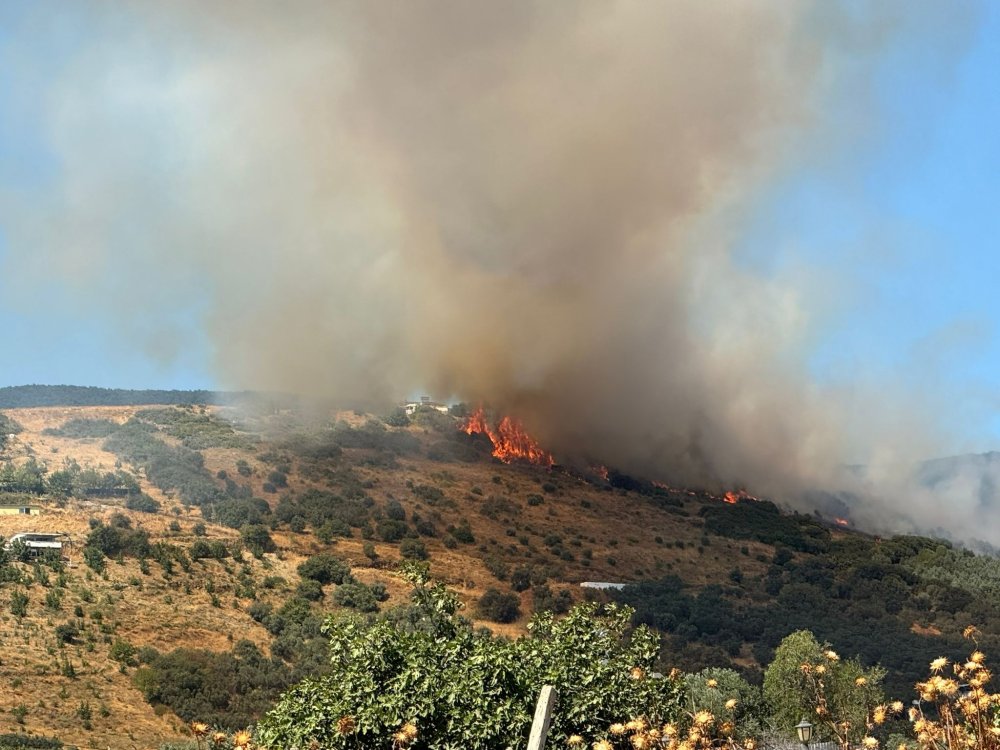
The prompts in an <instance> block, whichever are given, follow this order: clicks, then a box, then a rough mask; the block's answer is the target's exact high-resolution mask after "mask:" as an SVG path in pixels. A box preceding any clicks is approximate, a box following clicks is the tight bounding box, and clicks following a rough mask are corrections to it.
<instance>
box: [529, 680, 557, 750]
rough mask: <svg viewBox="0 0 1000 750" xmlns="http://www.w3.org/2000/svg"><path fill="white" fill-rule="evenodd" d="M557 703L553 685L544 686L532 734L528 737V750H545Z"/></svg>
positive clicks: (532, 726)
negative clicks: (553, 711) (553, 710)
mask: <svg viewBox="0 0 1000 750" xmlns="http://www.w3.org/2000/svg"><path fill="white" fill-rule="evenodd" d="M555 702H556V689H555V688H554V687H553V686H552V685H544V686H542V692H541V693H539V694H538V705H536V706H535V718H534V719H533V720H532V722H531V734H529V735H528V750H545V737H546V736H547V735H548V733H549V724H550V723H551V722H552V708H553V707H554V706H555Z"/></svg>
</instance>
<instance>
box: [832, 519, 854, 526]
mask: <svg viewBox="0 0 1000 750" xmlns="http://www.w3.org/2000/svg"><path fill="white" fill-rule="evenodd" d="M833 522H834V523H835V524H837V525H838V526H850V525H851V522H850V521H848V520H847V519H846V518H834V519H833Z"/></svg>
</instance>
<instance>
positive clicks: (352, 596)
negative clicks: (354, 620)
mask: <svg viewBox="0 0 1000 750" xmlns="http://www.w3.org/2000/svg"><path fill="white" fill-rule="evenodd" d="M333 600H334V601H335V602H336V603H337V604H339V605H340V606H342V607H350V608H351V609H356V610H358V611H359V612H377V611H378V599H377V597H376V595H375V593H374V592H373V591H372V590H371V589H370V588H368V586H365V585H364V584H363V583H345V584H344V585H343V586H338V587H337V590H336V591H334V592H333Z"/></svg>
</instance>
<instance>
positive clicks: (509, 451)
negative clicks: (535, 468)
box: [462, 406, 555, 466]
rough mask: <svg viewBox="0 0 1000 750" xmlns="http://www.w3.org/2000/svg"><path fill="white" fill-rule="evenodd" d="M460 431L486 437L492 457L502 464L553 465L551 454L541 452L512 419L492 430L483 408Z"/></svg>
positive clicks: (501, 422) (533, 440) (535, 443)
mask: <svg viewBox="0 0 1000 750" xmlns="http://www.w3.org/2000/svg"><path fill="white" fill-rule="evenodd" d="M462 429H463V430H465V432H466V433H468V434H469V435H473V434H476V433H482V434H485V435H487V436H488V437H489V439H490V442H492V443H493V455H494V456H495V457H497V458H499V459H500V460H501V461H503V462H504V463H507V464H509V463H512V462H513V461H528V462H530V463H533V464H538V465H540V466H552V465H553V464H554V463H555V459H554V458H552V454H551V453H549V452H548V451H546V450H543V449H542V447H541V446H540V445H538V442H537V441H536V440H535V439H534V438H533V437H531V435H529V434H528V433H527V432H525V431H524V427H523V426H522V425H521V423H520V422H519V421H517V420H516V419H514V418H513V417H504V418H503V419H501V420H500V422H499V423H498V424H497V426H496V427H495V428H494V427H492V426H491V425H490V422H489V420H488V419H487V418H486V412H485V411H484V410H483V407H481V406H480V407H479V408H478V409H476V411H475V412H474V413H473V414H472V415H471V416H470V417H469V418H468V419H467V420H466V421H465V425H464V426H463V427H462Z"/></svg>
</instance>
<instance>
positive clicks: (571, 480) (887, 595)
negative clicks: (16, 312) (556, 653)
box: [0, 403, 1000, 748]
mask: <svg viewBox="0 0 1000 750" xmlns="http://www.w3.org/2000/svg"><path fill="white" fill-rule="evenodd" d="M5 414H6V417H7V419H8V420H10V425H11V427H10V428H9V429H7V430H5V432H6V433H7V434H8V437H7V440H6V444H5V447H4V449H3V454H2V458H3V460H4V463H3V468H2V469H0V493H2V494H0V503H3V504H12V505H17V506H25V505H35V506H38V508H39V509H40V514H39V515H32V516H25V515H0V535H2V536H4V537H7V538H9V537H10V536H11V535H13V534H15V533H18V532H25V531H36V532H61V533H64V534H66V535H67V538H68V539H69V541H70V542H71V545H70V546H69V547H68V548H67V557H68V562H67V563H65V564H63V563H60V562H58V561H48V562H46V561H42V562H39V563H33V562H30V561H28V562H19V561H18V560H17V559H14V558H16V557H17V554H16V551H15V554H13V555H10V556H9V557H11V558H12V559H10V560H8V561H6V562H5V564H4V565H3V566H2V567H0V572H2V576H0V580H2V581H3V583H2V585H0V608H2V614H0V627H2V628H3V636H4V637H3V638H2V640H0V677H2V678H3V679H4V680H5V681H6V684H8V685H9V686H10V689H8V690H7V691H5V692H4V694H3V697H2V698H0V707H2V709H3V711H2V713H0V733H3V732H17V731H28V732H33V733H36V734H41V735H46V736H56V737H58V738H60V739H61V740H63V741H64V742H67V743H71V744H75V745H79V746H81V747H98V746H100V747H113V748H118V747H155V746H157V745H158V744H160V743H161V742H165V741H168V740H171V739H178V738H181V737H184V736H185V734H186V725H187V722H189V721H191V720H192V719H196V718H197V719H204V720H207V721H212V722H214V723H223V724H226V723H228V725H229V726H232V727H234V728H235V727H237V726H241V725H242V724H243V723H246V722H247V721H249V720H252V718H253V717H254V716H257V715H259V713H260V712H261V711H262V710H264V709H266V708H267V707H268V706H269V705H271V703H273V701H274V699H275V697H276V696H277V695H278V694H279V693H280V692H281V691H282V690H284V689H285V688H287V687H288V686H290V685H291V684H293V683H294V682H295V681H297V680H298V679H300V678H301V677H302V676H303V675H305V674H309V673H313V672H316V671H318V670H322V669H324V668H325V663H326V660H325V641H324V639H323V637H322V635H321V633H320V631H319V625H320V623H321V622H322V619H323V617H324V616H326V615H327V614H328V613H330V612H332V611H336V610H342V609H347V610H356V611H363V612H364V611H374V610H380V611H382V612H392V613H394V615H393V616H396V617H405V606H406V604H407V601H408V600H407V595H408V590H409V587H408V585H407V584H405V583H404V582H403V581H402V580H401V578H400V577H399V576H398V575H397V573H396V572H395V566H396V565H397V563H398V562H399V561H400V560H401V559H403V558H404V557H410V558H414V559H426V560H427V562H428V563H429V565H430V570H431V573H432V575H434V576H435V577H437V578H439V579H441V580H443V581H445V582H446V583H447V584H448V585H449V586H450V587H452V588H453V589H454V590H455V591H456V592H457V593H458V594H459V595H460V597H461V598H462V600H463V601H464V602H465V603H466V610H465V611H466V613H467V615H468V616H470V617H473V618H475V619H476V620H477V621H479V622H480V624H482V625H485V626H488V627H490V628H491V629H492V630H494V631H495V632H500V633H506V634H511V635H513V634H516V633H520V632H523V630H524V627H525V625H526V624H527V622H528V619H529V617H530V615H531V613H532V612H533V611H536V610H540V609H553V610H555V611H557V612H558V611H564V610H565V609H566V608H567V607H568V606H569V604H570V603H571V602H573V601H578V600H580V599H581V598H583V596H584V595H585V594H588V595H590V596H594V597H606V596H608V595H609V594H607V593H594V592H589V591H585V590H583V589H581V588H580V587H579V585H578V584H579V583H580V582H582V581H613V582H614V581H617V582H630V583H637V584H639V585H636V586H630V587H629V588H627V589H625V590H624V591H622V592H620V593H614V594H613V595H614V596H615V597H617V598H619V599H621V600H623V601H627V602H629V603H631V604H632V605H633V606H635V607H636V608H637V615H636V617H637V620H639V621H642V622H647V623H649V624H652V625H655V626H656V627H658V628H660V629H661V630H662V631H663V632H664V633H665V634H666V637H665V640H664V650H663V654H662V661H663V663H664V665H665V666H666V665H673V664H676V665H678V666H680V667H682V668H683V669H687V670H695V669H700V668H701V667H703V666H710V665H729V664H732V665H735V666H737V667H739V668H741V669H742V670H743V671H744V672H745V673H746V674H747V675H748V676H750V677H751V678H754V677H755V676H756V677H758V678H759V674H760V672H759V668H760V666H761V665H763V664H766V663H767V661H768V660H769V659H770V657H771V653H772V649H773V648H774V647H775V646H776V645H777V644H778V642H779V641H780V639H781V638H782V637H784V636H785V635H787V633H789V632H790V631H792V630H795V629H797V628H810V629H812V630H813V631H814V632H815V633H816V634H817V636H818V637H820V638H821V639H827V640H829V641H831V642H833V643H834V644H836V645H837V646H838V648H839V649H840V650H841V651H842V652H844V653H846V654H851V655H854V654H857V655H860V656H861V657H862V659H863V660H865V661H866V662H868V663H874V662H881V663H882V664H883V665H885V666H886V667H888V668H889V670H890V671H889V678H888V680H887V686H888V688H889V689H890V691H891V692H893V693H894V694H897V695H906V694H908V692H909V689H910V686H911V685H912V683H913V681H914V680H915V679H916V678H917V677H918V676H920V675H921V674H922V673H923V670H924V668H925V667H926V664H927V662H928V661H929V660H930V659H932V658H934V657H936V656H939V655H942V654H944V655H948V656H952V655H954V654H957V653H961V651H962V649H963V644H961V642H960V639H959V633H960V631H961V629H962V628H963V627H964V626H965V625H966V624H968V623H970V622H974V623H976V624H977V625H979V626H980V628H981V629H982V630H983V633H984V635H983V639H984V641H983V642H984V646H985V647H986V648H987V649H989V648H990V647H992V646H995V645H997V644H998V643H1000V637H998V636H1000V616H998V615H1000V566H998V565H997V563H996V561H995V560H994V559H992V558H986V557H978V556H974V555H971V554H967V553H964V552H961V551H957V550H954V549H952V548H951V547H950V546H949V545H947V544H946V543H942V542H938V541H933V540H928V539H921V538H916V537H908V538H899V539H893V540H879V539H873V538H869V537H867V536H864V535H862V534H858V533H855V532H852V531H850V530H845V529H841V528H838V527H836V526H835V525H830V524H827V523H825V522H824V521H822V520H821V519H819V518H816V517H809V516H802V515H793V514H786V513H782V512H780V511H779V509H778V507H777V506H775V505H773V504H772V503H769V502H766V501H756V500H752V499H748V498H745V499H743V500H740V501H739V502H736V503H732V504H731V503H726V502H722V498H718V497H715V496H713V495H710V494H709V493H703V492H697V491H687V490H680V489H669V488H663V487H657V486H654V485H651V484H649V483H646V482H643V481H641V480H638V479H634V478H630V477H625V476H623V475H620V474H616V473H615V472H613V471H612V472H605V471H603V470H601V469H600V468H597V469H595V470H594V471H593V472H575V471H568V470H564V469H561V468H559V467H554V468H551V469H550V468H547V467H543V466H536V465H525V464H516V463H515V464H509V465H508V464H504V463H501V462H499V461H497V460H496V459H494V458H492V457H491V456H490V451H491V447H492V446H491V444H490V442H489V439H488V438H486V437H485V436H484V435H482V434H473V435H467V434H466V433H465V432H463V431H462V430H460V429H459V427H460V426H461V424H462V422H461V420H459V419H457V418H455V417H451V416H448V415H444V414H440V413H438V412H434V411H432V410H428V411H425V412H418V413H417V415H415V418H414V421H413V423H412V424H406V422H407V420H405V419H402V418H400V415H398V414H397V415H392V416H391V417H390V418H388V419H385V420H383V419H379V418H377V417H374V416H372V415H364V414H357V413H354V412H339V413H323V414H317V413H315V412H310V413H308V414H303V413H296V412H294V411H291V410H289V409H277V408H275V405H274V404H273V403H258V404H256V406H253V407H252V408H250V407H247V406H246V405H244V408H243V409H242V410H241V411H238V410H236V409H235V408H234V407H226V406H220V405H198V406H190V405H187V406H167V405H159V406H149V405H142V406H135V405H133V406H87V407H79V406H78V407H68V406H52V407H39V408H26V409H9V410H7V411H6V412H5ZM387 422H388V423H389V424H387ZM390 424H391V425H398V426H390ZM22 555H23V553H22ZM24 559H25V560H27V557H26V556H25V557H24ZM303 563H306V567H304V568H303V569H302V573H304V574H305V576H303V575H302V574H300V570H299V566H300V565H301V564H303ZM345 566H349V568H350V573H349V575H348V573H347V568H346V567H345ZM640 582H644V583H640ZM25 597H26V601H25Z"/></svg>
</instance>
